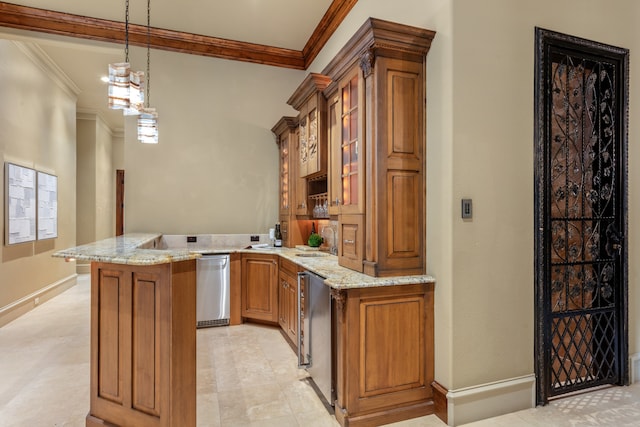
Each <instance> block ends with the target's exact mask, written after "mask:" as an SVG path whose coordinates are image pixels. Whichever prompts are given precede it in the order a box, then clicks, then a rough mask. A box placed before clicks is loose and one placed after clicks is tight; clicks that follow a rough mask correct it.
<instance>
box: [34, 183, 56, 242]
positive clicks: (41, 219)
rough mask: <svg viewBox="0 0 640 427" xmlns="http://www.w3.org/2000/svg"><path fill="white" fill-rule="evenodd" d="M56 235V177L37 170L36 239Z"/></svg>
mask: <svg viewBox="0 0 640 427" xmlns="http://www.w3.org/2000/svg"><path fill="white" fill-rule="evenodd" d="M56 237H58V177H57V176H55V175H51V174H48V173H44V172H40V171H38V240H45V239H55V238H56Z"/></svg>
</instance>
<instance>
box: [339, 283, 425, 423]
mask: <svg viewBox="0 0 640 427" xmlns="http://www.w3.org/2000/svg"><path fill="white" fill-rule="evenodd" d="M332 296H333V299H334V310H335V312H334V322H335V331H336V337H335V338H336V339H335V346H336V348H335V354H336V362H335V364H336V365H335V375H336V378H335V385H336V396H337V399H336V402H335V415H336V419H337V420H338V422H339V423H340V424H341V425H343V426H377V425H381V424H387V423H391V422H396V421H401V420H404V419H409V418H415V417H420V416H424V415H429V414H433V413H434V404H433V392H432V388H431V383H432V382H433V354H434V352H433V284H432V283H431V284H420V285H403V286H386V287H377V288H359V289H349V290H335V289H334V290H332Z"/></svg>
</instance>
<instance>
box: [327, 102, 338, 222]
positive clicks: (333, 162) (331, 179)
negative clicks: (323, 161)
mask: <svg viewBox="0 0 640 427" xmlns="http://www.w3.org/2000/svg"><path fill="white" fill-rule="evenodd" d="M327 109H328V114H327V126H328V127H329V131H328V132H327V134H328V135H327V136H328V146H329V165H328V169H329V173H328V177H327V180H328V182H327V192H328V200H329V215H338V214H339V213H340V205H341V203H340V200H341V199H342V138H341V130H342V127H341V124H340V123H341V120H340V96H339V95H338V92H335V93H333V94H332V95H330V96H329V105H328V108H327Z"/></svg>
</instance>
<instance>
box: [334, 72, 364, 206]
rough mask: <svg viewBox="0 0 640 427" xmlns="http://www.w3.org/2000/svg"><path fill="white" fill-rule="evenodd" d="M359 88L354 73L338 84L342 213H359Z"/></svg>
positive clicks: (361, 202) (360, 188) (360, 163)
mask: <svg viewBox="0 0 640 427" xmlns="http://www.w3.org/2000/svg"><path fill="white" fill-rule="evenodd" d="M360 91H361V88H360V77H359V73H358V72H356V73H354V74H352V75H351V76H350V77H348V78H347V79H345V81H344V83H343V84H342V85H340V106H341V133H342V135H341V150H340V151H341V170H340V182H341V186H342V192H341V193H342V194H340V197H341V200H340V201H339V204H340V205H341V213H361V212H362V206H363V200H362V199H363V197H362V194H363V193H362V190H363V189H362V183H363V177H362V170H361V165H362V160H363V159H362V155H361V150H362V141H361V134H362V132H361V125H362V123H361V114H362V111H361V108H360V105H361V102H360V96H361V93H360Z"/></svg>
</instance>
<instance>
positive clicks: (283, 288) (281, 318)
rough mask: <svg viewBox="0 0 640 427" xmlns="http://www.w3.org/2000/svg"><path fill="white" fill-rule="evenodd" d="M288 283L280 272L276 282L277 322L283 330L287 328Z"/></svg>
mask: <svg viewBox="0 0 640 427" xmlns="http://www.w3.org/2000/svg"><path fill="white" fill-rule="evenodd" d="M288 285H289V284H288V283H287V280H286V278H285V277H283V275H282V273H281V274H280V280H279V283H278V323H279V324H280V327H281V328H282V330H283V331H285V332H286V331H287V329H288V328H289V318H288V315H289V290H288V289H287V288H288Z"/></svg>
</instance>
